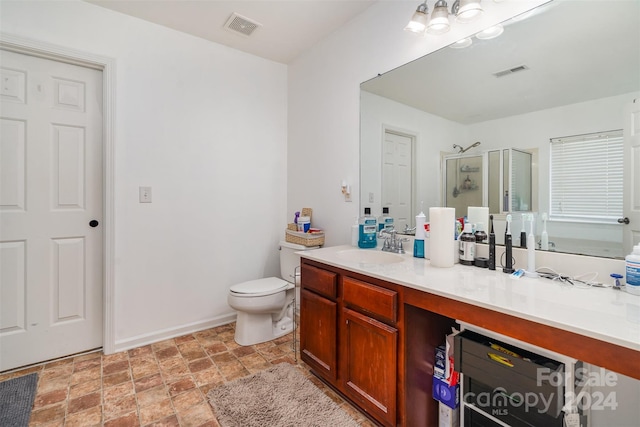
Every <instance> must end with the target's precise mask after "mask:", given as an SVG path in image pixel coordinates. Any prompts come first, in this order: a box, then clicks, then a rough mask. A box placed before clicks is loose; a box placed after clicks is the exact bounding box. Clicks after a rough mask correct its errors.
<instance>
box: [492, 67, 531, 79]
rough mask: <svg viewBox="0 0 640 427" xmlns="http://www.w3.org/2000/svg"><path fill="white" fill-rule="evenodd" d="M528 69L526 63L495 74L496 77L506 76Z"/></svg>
mask: <svg viewBox="0 0 640 427" xmlns="http://www.w3.org/2000/svg"><path fill="white" fill-rule="evenodd" d="M528 69H529V67H527V66H526V65H518V66H517V67H513V68H509V69H508V70H502V71H498V72H497V73H493V75H494V76H496V77H504V76H508V75H509V74H513V73H517V72H518V71H524V70H528Z"/></svg>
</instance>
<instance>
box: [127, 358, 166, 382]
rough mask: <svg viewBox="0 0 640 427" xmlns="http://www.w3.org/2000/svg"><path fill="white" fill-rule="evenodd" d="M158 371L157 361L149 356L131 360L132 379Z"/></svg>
mask: <svg viewBox="0 0 640 427" xmlns="http://www.w3.org/2000/svg"><path fill="white" fill-rule="evenodd" d="M159 372H160V366H159V365H158V362H156V361H155V358H154V359H151V358H147V357H144V358H136V359H132V360H131V373H132V375H133V378H134V379H137V378H143V377H148V376H149V375H153V374H157V373H159Z"/></svg>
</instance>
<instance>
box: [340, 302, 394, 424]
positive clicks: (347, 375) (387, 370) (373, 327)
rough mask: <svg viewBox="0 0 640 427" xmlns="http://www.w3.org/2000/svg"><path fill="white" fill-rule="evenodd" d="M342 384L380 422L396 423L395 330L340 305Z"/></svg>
mask: <svg viewBox="0 0 640 427" xmlns="http://www.w3.org/2000/svg"><path fill="white" fill-rule="evenodd" d="M342 313H343V316H342V321H343V322H344V324H343V326H344V334H343V342H342V353H341V355H340V360H341V369H342V371H341V372H342V374H341V377H342V386H343V390H344V392H345V393H346V394H347V396H348V397H349V398H351V399H353V400H354V401H355V402H357V403H358V404H359V405H360V406H361V407H362V408H363V409H364V410H366V411H367V412H368V413H369V414H371V415H372V416H373V417H374V418H376V419H377V420H379V421H380V422H381V423H383V424H384V425H388V426H395V425H396V390H397V382H396V381H397V363H396V362H397V344H398V330H397V329H396V328H393V327H391V326H388V325H385V324H384V323H381V322H379V321H377V320H375V319H372V318H370V317H368V316H365V315H363V314H360V313H358V312H356V311H353V310H349V309H348V308H344V309H343V310H342Z"/></svg>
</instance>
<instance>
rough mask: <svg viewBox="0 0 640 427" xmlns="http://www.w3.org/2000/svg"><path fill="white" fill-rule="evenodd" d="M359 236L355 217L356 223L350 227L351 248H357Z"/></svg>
mask: <svg viewBox="0 0 640 427" xmlns="http://www.w3.org/2000/svg"><path fill="white" fill-rule="evenodd" d="M359 234H360V230H359V227H358V217H356V221H355V222H354V223H353V225H352V226H351V246H358V239H359Z"/></svg>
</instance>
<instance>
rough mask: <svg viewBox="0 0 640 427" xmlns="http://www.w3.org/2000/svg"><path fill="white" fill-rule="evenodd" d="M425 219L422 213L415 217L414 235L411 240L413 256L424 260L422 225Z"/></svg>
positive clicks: (423, 232)
mask: <svg viewBox="0 0 640 427" xmlns="http://www.w3.org/2000/svg"><path fill="white" fill-rule="evenodd" d="M426 220H427V217H426V216H425V215H424V212H423V211H420V213H419V214H418V215H416V235H415V238H414V240H413V256H414V257H416V258H424V238H425V231H424V223H425V221H426Z"/></svg>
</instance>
